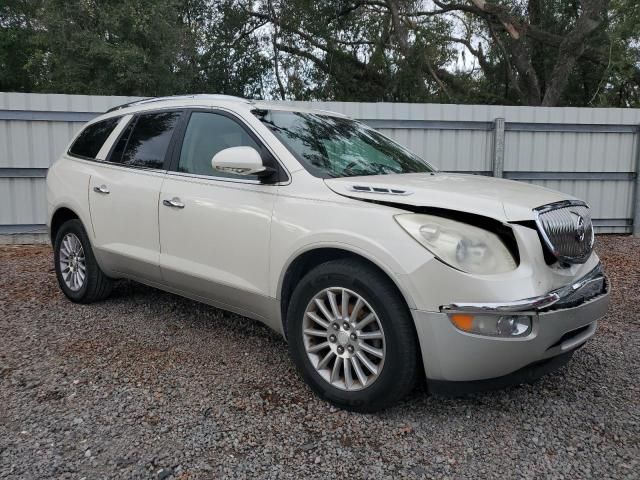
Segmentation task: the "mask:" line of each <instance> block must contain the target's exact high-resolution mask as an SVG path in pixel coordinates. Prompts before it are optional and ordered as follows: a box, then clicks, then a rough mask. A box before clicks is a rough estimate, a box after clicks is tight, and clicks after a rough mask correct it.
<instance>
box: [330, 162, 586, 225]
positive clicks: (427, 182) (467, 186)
mask: <svg viewBox="0 0 640 480" xmlns="http://www.w3.org/2000/svg"><path fill="white" fill-rule="evenodd" d="M325 183H326V184H327V186H328V187H329V188H330V189H331V190H333V191H334V192H336V193H338V194H340V195H344V196H347V197H352V198H359V199H363V200H376V201H380V202H388V203H396V204H406V205H411V206H416V207H434V208H445V209H449V210H458V211H461V212H468V213H475V214H477V215H483V216H485V217H491V218H495V219H496V220H500V221H507V222H514V221H524V220H533V219H534V214H533V209H534V208H535V207H539V206H541V205H545V204H548V203H553V202H558V201H561V200H568V199H573V198H574V197H571V196H570V195H566V194H564V193H560V192H556V191H555V190H549V189H548V188H544V187H538V186H536V185H531V184H528V183H523V182H516V181H514V180H505V179H501V178H493V177H485V176H482V175H465V174H456V173H440V172H437V173H405V174H393V175H371V176H360V177H345V178H328V179H326V180H325ZM368 188H370V189H371V190H374V189H388V190H389V191H395V193H386V192H376V191H367V189H368ZM398 192H404V193H398Z"/></svg>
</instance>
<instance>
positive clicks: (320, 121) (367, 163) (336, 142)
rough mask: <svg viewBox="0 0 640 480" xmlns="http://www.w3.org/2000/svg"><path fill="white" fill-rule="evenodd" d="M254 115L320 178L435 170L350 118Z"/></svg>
mask: <svg viewBox="0 0 640 480" xmlns="http://www.w3.org/2000/svg"><path fill="white" fill-rule="evenodd" d="M254 114H255V115H256V116H257V117H258V118H259V119H260V120H262V122H263V123H264V124H265V125H266V126H267V127H269V129H271V131H272V132H273V133H274V134H275V135H276V136H277V137H278V138H279V139H280V141H282V143H283V144H284V145H285V146H286V147H287V148H288V149H289V151H290V152H291V153H292V154H293V155H294V156H295V157H296V158H297V159H298V161H300V163H302V165H303V166H304V167H305V168H306V169H307V170H308V171H309V172H310V173H311V174H312V175H315V176H317V177H322V178H326V177H352V176H357V175H386V174H390V173H419V172H433V171H434V170H435V169H434V168H433V167H432V166H431V165H429V164H428V163H427V162H425V161H424V160H422V159H421V158H419V157H418V156H417V155H415V154H413V153H411V152H410V151H409V150H407V149H405V148H403V147H401V146H400V145H398V144H397V143H395V142H393V141H392V140H390V139H388V138H387V137H385V136H384V135H381V134H380V133H378V132H376V131H375V130H373V129H372V128H369V127H367V126H366V125H364V124H362V123H360V122H356V121H354V120H351V119H348V118H341V117H332V116H329V115H322V114H317V113H303V112H291V111H282V110H256V111H254Z"/></svg>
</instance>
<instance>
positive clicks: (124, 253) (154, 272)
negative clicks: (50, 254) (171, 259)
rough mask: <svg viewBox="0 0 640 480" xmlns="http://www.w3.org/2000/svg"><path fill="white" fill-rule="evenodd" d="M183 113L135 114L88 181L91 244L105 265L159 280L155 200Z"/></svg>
mask: <svg viewBox="0 0 640 480" xmlns="http://www.w3.org/2000/svg"><path fill="white" fill-rule="evenodd" d="M181 115H182V112H179V111H178V112H176V111H162V112H155V113H146V114H141V115H138V116H136V117H134V118H133V119H132V120H131V121H130V123H129V124H128V126H127V127H126V128H125V129H124V130H123V133H122V135H121V136H120V137H119V139H118V140H117V141H116V143H115V146H114V147H113V149H112V151H111V153H110V155H109V156H108V157H107V161H105V162H100V163H96V165H95V170H94V174H93V175H92V176H91V178H90V181H89V207H90V211H91V223H92V228H93V231H94V234H95V240H94V243H95V245H94V247H95V248H96V250H97V253H98V254H99V255H100V258H101V259H102V261H103V262H105V264H106V265H105V266H106V267H107V268H108V270H112V271H116V272H119V273H122V274H124V275H128V276H134V277H137V278H140V279H143V280H150V281H154V282H157V281H160V280H161V276H160V266H159V257H160V240H159V231H158V199H159V195H160V188H161V186H162V181H163V179H164V176H165V171H166V169H165V158H166V157H167V156H168V153H167V152H168V150H169V145H170V143H171V139H172V136H173V133H174V130H175V127H176V125H177V123H178V120H179V119H180V116H181Z"/></svg>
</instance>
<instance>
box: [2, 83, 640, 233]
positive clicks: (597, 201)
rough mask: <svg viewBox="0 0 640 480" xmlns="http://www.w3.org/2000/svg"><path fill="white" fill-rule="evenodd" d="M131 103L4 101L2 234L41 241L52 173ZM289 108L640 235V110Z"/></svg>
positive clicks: (23, 97)
mask: <svg viewBox="0 0 640 480" xmlns="http://www.w3.org/2000/svg"><path fill="white" fill-rule="evenodd" d="M132 100H134V98H133V97H104V96H85V95H53V94H21V93H0V234H7V233H9V234H11V233H27V232H39V231H42V228H43V224H44V223H45V220H46V199H45V185H44V177H45V175H46V171H47V168H48V167H49V165H51V164H52V163H53V162H54V161H55V159H56V158H57V157H58V156H59V155H60V153H61V152H62V151H63V150H64V148H65V147H66V145H67V144H68V142H69V141H70V139H71V137H72V136H73V134H74V133H75V132H76V131H77V130H78V129H79V128H80V127H81V126H82V124H83V123H84V122H86V121H87V120H89V119H91V118H93V117H94V116H96V115H97V114H99V113H101V112H103V111H105V110H107V109H108V108H110V107H113V106H115V105H119V104H122V103H125V102H128V101H132ZM288 103H291V104H293V105H304V106H310V105H311V106H313V108H318V109H326V110H333V111H337V112H341V113H344V114H347V115H349V116H351V117H354V118H357V119H360V120H362V121H364V122H366V123H368V124H369V125H371V126H373V127H375V128H377V129H379V130H380V131H381V132H382V133H384V134H386V135H388V136H390V137H392V138H394V139H395V140H397V141H399V142H400V143H402V144H404V145H406V146H408V147H409V148H410V149H411V150H413V151H415V152H416V153H418V154H419V155H420V156H422V157H423V158H425V159H427V160H428V161H430V162H431V163H433V164H434V165H436V166H438V167H439V168H440V169H442V170H447V171H455V172H473V173H479V174H484V175H495V176H499V177H505V178H511V179H514V180H520V181H524V182H529V183H535V184H538V185H542V186H545V187H548V188H553V189H556V190H561V191H563V192H566V193H569V194H572V195H575V196H577V197H580V198H583V199H585V200H587V201H588V202H589V203H590V204H591V206H592V208H593V215H594V219H595V225H596V226H597V231H599V232H607V233H630V232H632V231H633V232H634V233H636V234H640V184H639V176H638V172H639V171H640V110H638V109H589V108H543V107H506V106H484V105H438V104H398V103H348V102H314V103H312V104H311V103H309V102H288ZM634 217H635V221H634Z"/></svg>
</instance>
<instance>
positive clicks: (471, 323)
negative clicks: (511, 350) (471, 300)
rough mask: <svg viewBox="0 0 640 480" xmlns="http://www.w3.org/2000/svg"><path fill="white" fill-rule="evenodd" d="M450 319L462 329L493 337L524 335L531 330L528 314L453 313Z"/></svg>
mask: <svg viewBox="0 0 640 480" xmlns="http://www.w3.org/2000/svg"><path fill="white" fill-rule="evenodd" d="M449 320H451V323H453V324H454V325H455V326H456V327H457V328H459V329H460V330H462V331H465V332H469V333H477V334H479V335H488V336H491V337H522V336H524V335H527V334H528V333H529V332H530V331H531V317H530V316H528V315H486V314H478V315H476V314H469V313H453V314H451V315H449Z"/></svg>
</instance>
